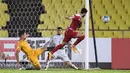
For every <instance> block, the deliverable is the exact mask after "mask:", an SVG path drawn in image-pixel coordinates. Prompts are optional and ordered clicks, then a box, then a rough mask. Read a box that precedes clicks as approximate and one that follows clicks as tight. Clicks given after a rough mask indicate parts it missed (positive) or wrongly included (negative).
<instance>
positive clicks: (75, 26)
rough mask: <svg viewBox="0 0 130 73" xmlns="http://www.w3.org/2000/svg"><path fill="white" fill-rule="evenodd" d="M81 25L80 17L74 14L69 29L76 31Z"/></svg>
mask: <svg viewBox="0 0 130 73" xmlns="http://www.w3.org/2000/svg"><path fill="white" fill-rule="evenodd" d="M81 25H82V22H81V16H80V15H79V14H75V15H74V17H73V18H72V22H71V25H70V27H69V28H70V29H73V30H77V29H79V28H80V27H81Z"/></svg>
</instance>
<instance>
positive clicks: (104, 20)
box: [102, 16, 110, 23]
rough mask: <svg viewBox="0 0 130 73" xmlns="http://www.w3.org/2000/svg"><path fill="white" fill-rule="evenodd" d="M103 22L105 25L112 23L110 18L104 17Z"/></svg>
mask: <svg viewBox="0 0 130 73" xmlns="http://www.w3.org/2000/svg"><path fill="white" fill-rule="evenodd" d="M102 21H103V22H104V23H108V22H109V21H110V18H109V17H108V16H103V17H102Z"/></svg>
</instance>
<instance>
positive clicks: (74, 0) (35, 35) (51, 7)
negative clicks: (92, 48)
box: [0, 0, 89, 69]
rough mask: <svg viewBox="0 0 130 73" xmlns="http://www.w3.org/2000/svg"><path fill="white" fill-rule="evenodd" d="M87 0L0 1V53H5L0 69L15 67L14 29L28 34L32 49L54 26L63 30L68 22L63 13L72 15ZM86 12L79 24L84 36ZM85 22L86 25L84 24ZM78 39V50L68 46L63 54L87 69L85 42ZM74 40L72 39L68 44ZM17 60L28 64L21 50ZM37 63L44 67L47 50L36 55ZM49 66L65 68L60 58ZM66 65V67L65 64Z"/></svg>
mask: <svg viewBox="0 0 130 73" xmlns="http://www.w3.org/2000/svg"><path fill="white" fill-rule="evenodd" d="M88 6H89V3H88V0H0V9H1V10H0V15H1V17H0V19H1V22H0V27H1V28H0V53H3V52H4V53H7V54H9V57H8V58H7V60H3V59H2V58H1V59H0V68H15V64H16V58H15V50H16V47H17V41H18V39H19V38H18V32H19V31H20V30H26V32H27V33H29V34H30V36H31V37H30V38H28V39H27V41H28V42H29V44H30V46H31V47H32V48H34V49H36V48H38V47H43V45H44V44H45V43H46V42H47V41H48V40H49V39H50V37H51V36H52V35H54V34H56V28H57V27H58V26H60V27H62V28H63V30H64V31H65V29H66V28H67V27H68V26H69V25H70V22H71V21H69V20H66V19H65V16H72V15H74V14H76V13H79V12H80V10H81V8H83V7H87V9H88V8H89V7H88ZM88 17H89V16H88V15H87V16H86V18H85V19H83V20H82V22H83V23H82V25H83V26H82V27H81V29H79V32H81V33H85V34H86V35H87V36H86V39H88V29H89V28H88V20H89V19H88ZM85 24H86V26H85ZM86 39H85V40H84V41H82V42H81V43H80V44H79V45H77V47H78V48H81V49H82V53H81V54H78V53H74V52H73V51H72V50H71V49H70V47H68V45H66V47H65V50H66V51H65V53H66V54H67V56H68V57H69V59H70V61H71V62H72V63H73V64H75V65H76V66H77V67H79V68H83V69H88V68H89V66H88V41H87V40H86ZM75 40H76V39H72V43H73V42H75ZM19 56H20V62H21V64H22V65H23V66H26V67H27V66H31V64H30V63H29V61H28V60H27V59H26V56H25V54H24V53H22V52H20V55H19ZM38 59H39V61H40V63H41V66H42V67H43V68H44V67H45V66H46V65H45V62H46V59H47V52H45V53H43V54H42V55H40V56H39V57H38ZM49 67H50V68H65V67H66V66H65V65H64V63H63V61H61V60H60V59H56V60H52V61H51V63H50V65H49ZM66 68H68V67H66Z"/></svg>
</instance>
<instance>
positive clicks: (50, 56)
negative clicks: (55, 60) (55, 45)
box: [48, 52, 53, 60]
mask: <svg viewBox="0 0 130 73" xmlns="http://www.w3.org/2000/svg"><path fill="white" fill-rule="evenodd" d="M52 56H53V55H52V53H51V52H49V53H48V60H51V58H52Z"/></svg>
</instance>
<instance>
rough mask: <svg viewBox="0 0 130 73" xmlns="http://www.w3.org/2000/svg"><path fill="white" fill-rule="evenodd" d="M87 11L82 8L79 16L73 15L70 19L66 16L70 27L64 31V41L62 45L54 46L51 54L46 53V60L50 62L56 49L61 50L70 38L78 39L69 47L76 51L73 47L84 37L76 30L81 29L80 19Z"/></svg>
mask: <svg viewBox="0 0 130 73" xmlns="http://www.w3.org/2000/svg"><path fill="white" fill-rule="evenodd" d="M87 12H88V11H87V9H86V8H82V9H81V12H80V13H79V14H75V15H74V16H72V17H69V16H67V17H66V18H67V19H69V20H72V22H71V24H70V27H68V28H67V30H66V31H65V35H64V39H63V42H62V44H59V45H58V46H56V47H55V48H54V49H53V50H52V51H51V52H49V53H48V60H50V59H51V58H52V55H53V53H54V52H55V51H57V50H58V49H61V48H62V47H63V46H64V45H65V44H67V43H68V42H69V41H70V40H71V39H72V38H78V39H77V40H76V42H75V43H74V44H73V45H71V48H72V50H73V51H74V52H76V51H77V49H76V48H75V46H76V45H77V44H78V43H80V42H81V41H82V40H83V39H84V38H85V35H84V34H80V33H79V32H78V31H77V30H78V29H79V28H80V27H81V25H82V22H81V18H83V17H84V16H85V15H86V13H87Z"/></svg>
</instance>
